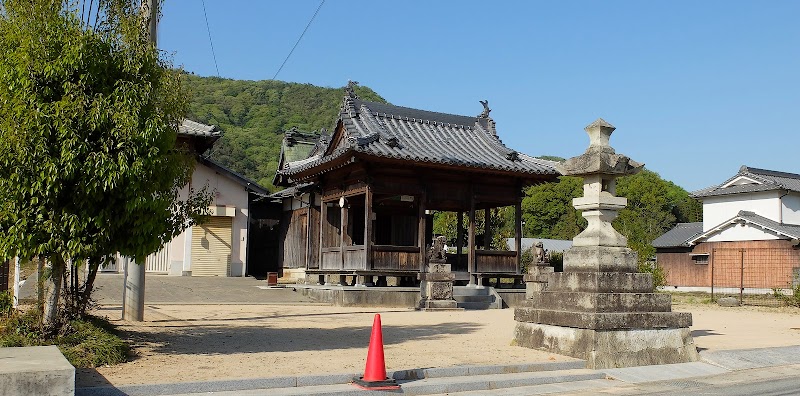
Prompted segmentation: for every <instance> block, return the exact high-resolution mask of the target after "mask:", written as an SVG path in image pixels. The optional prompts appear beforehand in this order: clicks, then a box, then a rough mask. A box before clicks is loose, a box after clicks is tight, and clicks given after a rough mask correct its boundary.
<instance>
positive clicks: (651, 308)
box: [525, 290, 672, 312]
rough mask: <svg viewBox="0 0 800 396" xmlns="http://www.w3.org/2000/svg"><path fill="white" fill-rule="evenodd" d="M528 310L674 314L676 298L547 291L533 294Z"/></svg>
mask: <svg viewBox="0 0 800 396" xmlns="http://www.w3.org/2000/svg"><path fill="white" fill-rule="evenodd" d="M530 297H531V298H529V299H528V300H527V301H526V302H525V306H528V307H532V308H540V309H546V310H554V311H579V312H670V311H671V310H672V296H670V295H669V294H663V293H591V292H560V291H550V290H547V291H543V292H538V293H532V295H531V296H530Z"/></svg>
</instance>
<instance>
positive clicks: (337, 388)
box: [218, 369, 610, 396]
mask: <svg viewBox="0 0 800 396" xmlns="http://www.w3.org/2000/svg"><path fill="white" fill-rule="evenodd" d="M604 378H605V374H603V373H600V372H597V371H594V370H588V369H571V370H562V371H555V372H528V373H512V374H485V375H471V376H467V377H462V376H459V377H441V378H425V379H412V380H399V381H397V383H398V384H399V385H400V387H401V389H400V390H394V391H392V390H387V391H381V390H373V391H369V394H370V395H380V396H388V395H397V394H398V393H402V394H404V395H438V394H453V393H459V392H475V391H492V392H494V393H496V392H498V391H499V390H514V389H515V388H518V387H530V386H536V385H544V384H564V383H570V382H578V381H591V380H604ZM608 382H609V383H610V381H608ZM596 385H600V384H596ZM218 394H219V395H225V396H227V395H228V392H222V393H218ZM234 394H241V393H235V392H231V393H230V395H234ZM246 394H247V395H270V396H290V395H292V396H294V395H331V396H357V395H363V394H365V391H364V390H362V389H360V388H357V387H355V386H353V385H350V384H336V385H321V386H308V387H302V388H278V389H269V390H265V391H264V392H263V393H258V392H253V391H250V392H247V393H246Z"/></svg>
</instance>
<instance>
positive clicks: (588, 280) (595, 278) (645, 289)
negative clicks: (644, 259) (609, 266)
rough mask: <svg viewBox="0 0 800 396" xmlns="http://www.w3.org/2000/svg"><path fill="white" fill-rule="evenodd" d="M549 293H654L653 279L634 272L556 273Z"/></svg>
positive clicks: (552, 278)
mask: <svg viewBox="0 0 800 396" xmlns="http://www.w3.org/2000/svg"><path fill="white" fill-rule="evenodd" d="M547 283H548V284H547V290H548V291H571V292H598V293H620V292H626V293H652V292H653V290H654V289H653V277H652V275H650V274H646V273H632V272H556V273H554V274H551V275H550V276H549V277H548V282H547Z"/></svg>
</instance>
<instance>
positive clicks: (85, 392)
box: [75, 360, 586, 396]
mask: <svg viewBox="0 0 800 396" xmlns="http://www.w3.org/2000/svg"><path fill="white" fill-rule="evenodd" d="M585 365H586V362H584V361H581V360H576V361H569V362H553V363H549V362H548V363H530V364H514V365H489V366H456V367H442V368H427V369H409V370H398V371H390V372H387V375H388V376H389V377H391V378H394V379H396V380H398V381H412V380H422V379H426V378H448V377H465V376H477V375H491V374H512V373H531V372H540V371H557V370H573V369H583V368H584V367H585ZM359 375H360V374H355V373H351V374H325V375H304V376H284V377H273V378H254V379H242V380H225V381H199V382H183V383H170V384H147V385H125V386H119V387H114V386H98V387H87V388H77V389H76V390H75V395H76V396H125V395H128V396H145V395H147V396H152V395H174V394H184V393H202V392H224V391H245V390H257V389H278V388H298V387H309V386H323V385H337V384H347V383H349V382H350V381H351V380H352V379H353V377H356V376H359Z"/></svg>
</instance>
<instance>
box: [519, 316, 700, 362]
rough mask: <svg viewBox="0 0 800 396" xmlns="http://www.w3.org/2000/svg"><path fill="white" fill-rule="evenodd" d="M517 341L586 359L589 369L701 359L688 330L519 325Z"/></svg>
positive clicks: (529, 346) (530, 346) (520, 343)
mask: <svg viewBox="0 0 800 396" xmlns="http://www.w3.org/2000/svg"><path fill="white" fill-rule="evenodd" d="M514 341H515V342H516V344H517V345H519V346H523V347H526V348H532V349H540V350H544V351H548V352H551V353H558V354H561V355H567V356H572V357H576V358H579V359H585V360H586V367H587V368H593V369H604V368H616V367H633V366H645V365H653V364H672V363H688V362H695V361H698V360H699V355H698V353H697V348H696V347H695V345H694V340H693V339H692V336H691V332H690V331H689V329H688V328H672V329H635V330H634V329H628V330H592V329H578V328H570V327H562V326H550V325H546V324H539V323H517V326H516V328H515V331H514Z"/></svg>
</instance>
